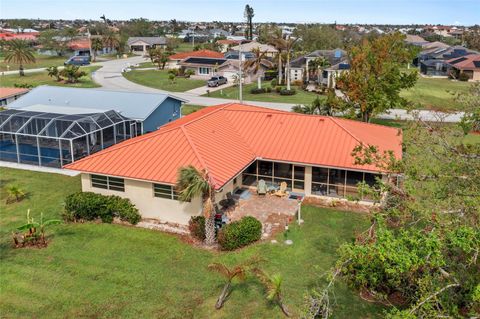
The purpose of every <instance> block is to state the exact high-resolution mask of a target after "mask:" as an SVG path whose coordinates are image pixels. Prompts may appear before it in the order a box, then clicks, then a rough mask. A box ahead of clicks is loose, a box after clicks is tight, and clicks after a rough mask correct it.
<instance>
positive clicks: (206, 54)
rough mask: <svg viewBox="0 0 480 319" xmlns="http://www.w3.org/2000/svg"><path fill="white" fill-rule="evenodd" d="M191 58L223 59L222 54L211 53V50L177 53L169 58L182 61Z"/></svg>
mask: <svg viewBox="0 0 480 319" xmlns="http://www.w3.org/2000/svg"><path fill="white" fill-rule="evenodd" d="M191 57H201V58H217V59H221V58H223V57H224V56H223V54H222V53H220V52H216V51H212V50H198V51H191V52H179V53H175V54H173V55H171V56H170V57H169V59H170V60H183V59H186V58H191Z"/></svg>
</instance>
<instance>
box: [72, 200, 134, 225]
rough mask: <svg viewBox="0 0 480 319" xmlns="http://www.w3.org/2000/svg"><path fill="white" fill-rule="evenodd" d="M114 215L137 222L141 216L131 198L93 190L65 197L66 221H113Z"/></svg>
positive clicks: (130, 221) (123, 219)
mask: <svg viewBox="0 0 480 319" xmlns="http://www.w3.org/2000/svg"><path fill="white" fill-rule="evenodd" d="M114 217H118V218H120V220H122V221H126V222H129V223H131V224H137V223H138V222H139V221H140V219H141V216H140V214H139V213H138V209H137V208H136V207H135V205H133V204H132V203H131V202H130V200H129V199H127V198H121V197H119V196H113V195H112V196H104V195H101V194H96V193H92V192H79V193H74V194H71V195H69V196H67V198H66V199H65V210H64V212H63V218H64V220H65V221H82V220H95V219H97V218H100V219H101V220H102V222H104V223H111V222H112V221H113V218H114Z"/></svg>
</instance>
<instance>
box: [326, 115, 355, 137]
mask: <svg viewBox="0 0 480 319" xmlns="http://www.w3.org/2000/svg"><path fill="white" fill-rule="evenodd" d="M328 118H330V120H332V121H333V123H335V124H337V125H338V126H339V127H340V128H341V129H343V130H344V131H345V132H347V133H348V134H349V135H350V136H351V137H353V138H354V139H355V140H357V142H359V143H362V141H360V139H359V138H358V137H356V136H355V135H354V134H353V133H352V132H350V131H349V130H347V129H346V128H345V127H344V126H343V125H341V124H340V123H339V122H337V120H335V119H334V118H333V117H332V116H329V117H328Z"/></svg>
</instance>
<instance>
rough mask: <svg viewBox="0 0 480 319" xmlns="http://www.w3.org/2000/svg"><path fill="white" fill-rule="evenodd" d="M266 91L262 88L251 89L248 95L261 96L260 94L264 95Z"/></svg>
mask: <svg viewBox="0 0 480 319" xmlns="http://www.w3.org/2000/svg"><path fill="white" fill-rule="evenodd" d="M265 92H266V90H265V89H264V88H260V89H259V88H251V89H250V93H251V94H262V93H265Z"/></svg>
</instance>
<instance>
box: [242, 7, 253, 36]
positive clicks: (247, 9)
mask: <svg viewBox="0 0 480 319" xmlns="http://www.w3.org/2000/svg"><path fill="white" fill-rule="evenodd" d="M243 16H244V17H245V18H246V19H247V23H248V36H247V39H250V40H253V23H252V19H253V17H254V16H255V14H254V13H253V8H252V7H250V6H249V5H248V4H247V5H246V6H245V11H244V12H243Z"/></svg>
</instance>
